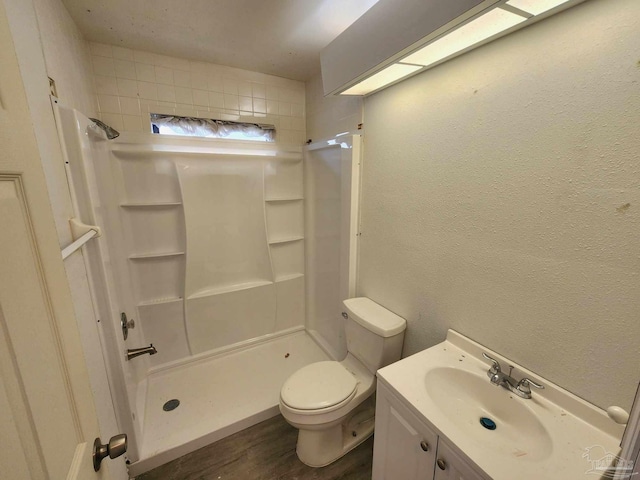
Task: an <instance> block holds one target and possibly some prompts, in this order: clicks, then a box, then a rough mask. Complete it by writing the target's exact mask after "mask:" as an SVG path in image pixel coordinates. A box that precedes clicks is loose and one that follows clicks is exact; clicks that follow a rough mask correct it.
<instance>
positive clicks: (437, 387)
mask: <svg viewBox="0 0 640 480" xmlns="http://www.w3.org/2000/svg"><path fill="white" fill-rule="evenodd" d="M424 382H425V387H426V392H427V394H428V395H429V397H431V399H432V401H433V404H434V405H435V406H436V407H437V408H438V409H439V410H440V412H442V414H443V415H444V416H446V417H447V418H448V419H449V420H450V421H451V423H452V424H453V425H454V428H456V429H457V430H458V431H459V433H460V434H461V435H468V436H470V437H473V438H474V439H475V440H476V441H477V442H478V443H479V444H480V445H484V446H485V447H487V448H488V449H491V450H493V451H495V452H499V453H500V454H503V455H513V456H517V457H521V458H522V459H524V460H527V461H530V460H539V459H541V458H544V457H547V456H549V454H550V453H551V450H552V440H551V436H550V435H549V432H548V431H547V429H546V428H545V427H544V425H543V424H542V423H541V422H540V420H539V419H538V417H537V416H536V414H535V413H534V412H533V411H532V410H531V409H530V408H528V407H527V406H526V404H525V401H523V400H522V399H520V398H518V397H517V396H515V395H514V394H512V393H510V392H509V391H507V390H505V389H504V388H501V387H496V386H494V385H492V384H491V383H489V379H488V378H487V376H486V375H477V374H475V373H471V372H469V371H466V370H462V369H460V368H452V367H436V368H433V369H430V370H428V371H427V374H426V375H425V378H424ZM481 418H488V419H490V420H491V421H492V422H494V423H495V429H494V430H491V429H489V428H487V427H485V426H483V425H482V422H481V421H480V419H481Z"/></svg>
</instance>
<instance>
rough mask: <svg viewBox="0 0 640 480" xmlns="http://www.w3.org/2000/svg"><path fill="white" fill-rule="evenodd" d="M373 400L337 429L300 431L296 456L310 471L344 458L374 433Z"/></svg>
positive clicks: (368, 401)
mask: <svg viewBox="0 0 640 480" xmlns="http://www.w3.org/2000/svg"><path fill="white" fill-rule="evenodd" d="M374 413H375V396H371V397H369V398H368V399H367V400H365V401H364V402H362V403H361V404H360V405H359V406H358V407H356V409H355V410H354V411H353V412H351V413H350V414H349V415H348V416H347V418H345V419H344V420H343V421H342V422H341V423H338V424H337V425H333V426H330V427H328V428H318V426H316V428H314V429H300V430H299V432H298V443H297V445H296V453H297V454H298V458H299V459H300V461H301V462H302V463H304V464H305V465H308V466H310V467H324V466H326V465H329V464H330V463H333V462H335V461H336V460H338V459H339V458H341V457H343V456H344V455H345V454H346V453H348V452H349V451H351V450H353V449H354V448H355V447H357V446H358V445H360V444H361V443H362V442H364V441H365V440H366V439H367V438H369V437H370V436H371V434H372V433H373V426H374V423H375V418H374Z"/></svg>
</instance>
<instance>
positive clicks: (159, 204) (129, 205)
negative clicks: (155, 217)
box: [120, 202, 182, 208]
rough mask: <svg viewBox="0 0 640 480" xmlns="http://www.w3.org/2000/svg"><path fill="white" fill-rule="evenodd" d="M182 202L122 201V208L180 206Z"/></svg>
mask: <svg viewBox="0 0 640 480" xmlns="http://www.w3.org/2000/svg"><path fill="white" fill-rule="evenodd" d="M180 205H182V202H155V203H121V204H120V206H121V207H122V208H158V207H179V206H180Z"/></svg>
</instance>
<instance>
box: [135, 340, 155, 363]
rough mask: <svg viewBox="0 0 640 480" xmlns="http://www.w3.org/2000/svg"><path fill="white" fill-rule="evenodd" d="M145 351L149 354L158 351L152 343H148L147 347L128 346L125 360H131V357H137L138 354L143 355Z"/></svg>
mask: <svg viewBox="0 0 640 480" xmlns="http://www.w3.org/2000/svg"><path fill="white" fill-rule="evenodd" d="M146 353H148V354H149V355H155V354H156V353H158V350H156V347H154V346H153V343H151V344H149V346H148V347H142V348H130V349H127V360H131V359H132V358H136V357H139V356H140V355H144V354H146Z"/></svg>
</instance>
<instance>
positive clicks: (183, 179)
mask: <svg viewBox="0 0 640 480" xmlns="http://www.w3.org/2000/svg"><path fill="white" fill-rule="evenodd" d="M111 155H112V156H113V161H112V162H111V173H112V176H113V180H114V181H113V185H114V186H115V188H114V195H113V197H114V199H115V202H116V205H113V206H112V208H114V209H115V210H117V214H116V215H117V216H118V217H119V219H120V224H121V226H122V229H121V230H122V231H121V245H122V247H123V249H124V250H125V252H123V256H124V257H125V258H126V264H127V265H126V270H127V271H128V273H129V275H128V276H129V280H130V284H131V285H130V290H131V294H132V296H133V299H134V302H135V303H136V306H137V310H138V318H139V322H140V325H141V328H142V330H143V332H144V338H145V340H146V341H147V342H149V343H153V344H154V345H155V346H156V347H157V348H158V354H157V355H154V356H153V357H150V358H149V361H150V362H151V366H152V367H156V366H159V365H164V364H171V365H173V364H175V363H176V362H177V363H180V362H183V361H189V360H191V359H193V358H200V357H201V356H202V355H205V356H206V355H211V354H215V353H217V352H220V351H225V350H229V349H232V348H236V347H242V346H245V345H250V344H252V343H255V342H257V341H260V339H262V338H269V337H273V336H274V335H279V334H286V333H289V332H293V331H296V330H302V329H304V321H305V304H304V293H305V285H304V263H305V262H304V199H303V191H304V190H303V162H302V151H301V149H297V148H294V149H293V150H286V151H282V150H280V149H279V148H278V147H276V146H264V145H263V146H260V147H253V146H246V147H245V146H243V147H242V148H238V144H237V143H236V144H235V145H234V148H228V147H225V146H217V145H216V147H215V148H212V147H206V148H194V147H193V144H192V143H191V144H190V145H189V146H188V147H187V146H184V147H183V146H181V144H180V142H179V141H176V142H175V143H174V144H172V145H167V144H160V145H154V144H151V145H145V146H140V144H133V143H132V144H127V143H124V142H123V143H118V144H117V145H114V148H113V149H112V152H111Z"/></svg>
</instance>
